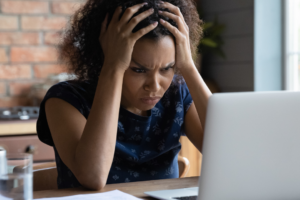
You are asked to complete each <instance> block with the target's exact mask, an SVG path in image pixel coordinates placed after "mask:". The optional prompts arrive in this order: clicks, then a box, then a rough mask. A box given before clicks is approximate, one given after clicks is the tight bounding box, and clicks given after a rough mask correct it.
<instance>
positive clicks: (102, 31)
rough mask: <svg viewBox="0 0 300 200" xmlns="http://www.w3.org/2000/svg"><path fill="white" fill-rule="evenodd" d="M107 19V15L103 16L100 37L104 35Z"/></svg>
mask: <svg viewBox="0 0 300 200" xmlns="http://www.w3.org/2000/svg"><path fill="white" fill-rule="evenodd" d="M107 18H108V13H107V14H106V15H105V18H104V21H103V22H102V24H101V33H100V37H101V36H102V35H103V34H104V33H105V31H106V27H107Z"/></svg>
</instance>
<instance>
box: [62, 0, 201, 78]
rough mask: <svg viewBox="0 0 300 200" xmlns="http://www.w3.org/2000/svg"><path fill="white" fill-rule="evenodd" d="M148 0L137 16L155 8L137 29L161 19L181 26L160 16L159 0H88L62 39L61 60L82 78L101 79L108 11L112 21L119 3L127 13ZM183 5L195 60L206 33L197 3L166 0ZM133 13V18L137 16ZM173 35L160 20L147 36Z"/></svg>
mask: <svg viewBox="0 0 300 200" xmlns="http://www.w3.org/2000/svg"><path fill="white" fill-rule="evenodd" d="M143 2H147V3H148V5H146V6H144V7H142V8H141V9H140V10H139V11H138V12H137V13H135V15H134V16H136V15H138V14H140V13H142V12H144V11H145V10H147V9H149V8H154V13H153V14H152V15H150V16H149V17H147V18H146V19H144V20H143V21H141V22H140V23H139V24H138V25H137V26H136V27H135V28H134V29H133V32H136V31H138V30H140V29H142V28H144V27H146V26H148V25H149V24H151V23H153V22H154V21H159V18H163V19H164V20H166V21H168V22H169V23H171V24H172V25H173V26H175V27H177V24H176V23H175V22H174V21H173V20H171V19H168V18H165V17H163V16H161V15H158V10H159V9H160V10H165V11H168V9H161V8H159V7H158V2H159V1H158V0H88V1H87V2H86V3H85V4H84V5H83V6H82V7H81V8H79V10H77V11H76V12H75V14H74V15H73V16H72V18H71V20H70V23H69V26H68V27H67V28H66V30H65V32H64V36H63V40H62V42H61V43H60V44H59V47H58V53H59V58H60V61H62V62H63V63H65V64H66V66H67V68H68V70H69V71H70V72H72V73H74V74H75V75H76V77H77V78H76V80H78V81H86V80H88V81H90V82H92V83H96V82H98V77H99V74H100V71H101V68H102V65H103V63H104V54H103V50H102V48H101V45H100V43H99V40H98V38H99V35H100V31H101V24H102V22H103V21H104V18H105V16H106V13H108V24H109V22H110V21H111V18H112V16H113V14H114V12H115V9H116V8H117V7H118V6H122V8H123V11H122V14H121V15H120V18H121V16H122V15H123V13H124V11H125V10H126V8H128V7H131V6H133V5H135V4H139V3H143ZM165 2H169V3H171V4H173V5H175V6H177V7H179V8H180V11H181V13H182V15H183V17H184V19H185V22H186V23H187V25H188V27H189V36H190V43H191V44H190V46H191V51H192V55H193V59H194V61H195V60H196V59H197V46H198V44H199V41H200V38H201V36H202V28H201V24H202V21H201V20H200V18H199V15H198V12H197V9H196V3H195V2H194V1H193V0H166V1H165ZM134 16H133V17H134ZM166 35H170V36H171V37H173V39H174V41H175V38H174V36H173V35H172V34H171V32H169V31H168V30H167V29H166V28H165V27H164V26H163V25H161V24H160V23H158V25H157V27H156V28H155V29H154V30H152V31H150V32H149V33H147V34H146V35H144V36H143V38H150V39H154V40H157V39H159V38H161V37H163V36H166Z"/></svg>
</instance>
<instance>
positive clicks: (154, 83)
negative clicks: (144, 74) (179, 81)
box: [144, 75, 160, 93]
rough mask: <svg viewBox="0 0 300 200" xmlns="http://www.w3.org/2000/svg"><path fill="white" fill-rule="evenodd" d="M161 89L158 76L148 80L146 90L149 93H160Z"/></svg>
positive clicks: (145, 85)
mask: <svg viewBox="0 0 300 200" xmlns="http://www.w3.org/2000/svg"><path fill="white" fill-rule="evenodd" d="M159 89H160V83H159V78H158V77H157V75H152V76H151V77H149V78H147V81H146V82H145V84H144V90H146V91H148V92H152V93H155V92H158V91H159Z"/></svg>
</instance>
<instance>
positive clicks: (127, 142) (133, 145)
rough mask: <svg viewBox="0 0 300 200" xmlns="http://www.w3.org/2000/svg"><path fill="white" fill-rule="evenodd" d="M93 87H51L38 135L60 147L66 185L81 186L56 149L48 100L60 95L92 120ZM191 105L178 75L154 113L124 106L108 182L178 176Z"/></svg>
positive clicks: (62, 84)
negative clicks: (186, 117)
mask: <svg viewBox="0 0 300 200" xmlns="http://www.w3.org/2000/svg"><path fill="white" fill-rule="evenodd" d="M90 86H91V85H90V83H89V82H87V81H85V82H77V81H65V82H60V83H57V84H56V85H54V86H52V87H51V88H50V89H49V90H48V92H47V94H46V95H45V98H44V99H43V101H42V103H41V106H40V115H39V118H38V121H37V133H38V137H39V139H40V140H41V141H42V142H44V143H46V144H48V145H51V146H53V148H54V152H55V159H56V163H57V171H58V178H57V184H58V188H60V189H61V188H71V187H78V186H81V184H80V183H79V182H78V180H77V179H76V177H75V176H74V174H73V173H72V172H71V170H70V169H69V168H68V167H67V166H66V165H65V164H64V162H63V161H62V160H61V158H60V156H59V154H58V152H57V150H56V148H55V145H54V143H53V140H52V137H51V133H50V130H49V127H48V123H47V119H46V115H45V102H46V101H47V100H48V99H49V98H51V97H56V98H60V99H62V100H64V101H66V102H68V103H69V104H71V105H72V106H74V107H75V108H76V109H78V111H79V112H80V113H81V114H82V115H83V116H84V117H85V118H86V119H87V118H88V115H89V112H90V109H91V106H92V102H93V95H91V94H90V92H89V88H90ZM191 104H192V98H191V95H190V93H189V90H188V88H187V85H186V83H185V82H184V81H181V83H177V81H175V76H174V79H173V82H172V84H171V86H170V87H169V89H168V90H167V91H166V93H165V94H164V96H163V97H162V98H161V100H160V101H159V102H158V103H157V104H156V105H155V107H154V108H152V109H151V110H150V111H149V116H139V115H136V114H133V113H131V112H129V111H127V110H126V109H124V108H122V106H121V107H120V112H119V122H118V132H117V141H116V148H115V154H114V159H113V163H112V166H111V169H110V172H109V175H108V179H107V184H110V183H122V182H134V181H145V180H155V179H168V178H178V176H179V174H178V172H179V171H178V157H177V156H178V152H179V151H180V149H181V144H180V142H179V138H180V136H181V135H185V134H184V116H185V114H186V112H187V110H188V108H189V107H190V105H191Z"/></svg>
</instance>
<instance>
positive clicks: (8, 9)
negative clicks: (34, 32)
mask: <svg viewBox="0 0 300 200" xmlns="http://www.w3.org/2000/svg"><path fill="white" fill-rule="evenodd" d="M1 11H2V13H10V14H47V13H48V11H49V3H48V2H38V1H11V0H10V1H7V0H6V1H1Z"/></svg>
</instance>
